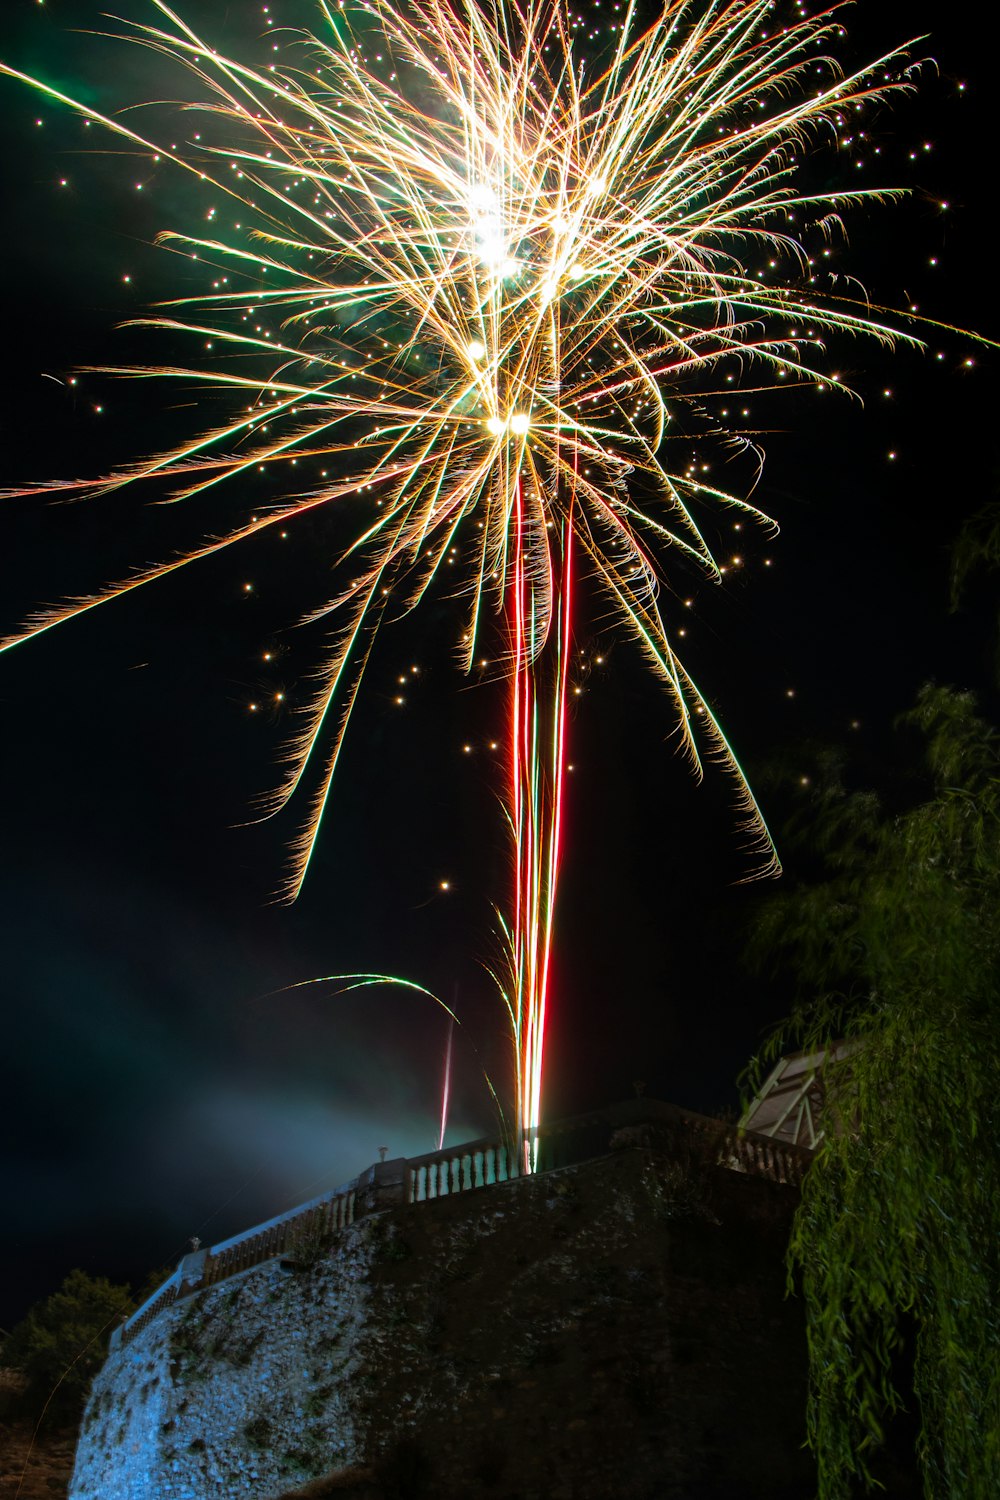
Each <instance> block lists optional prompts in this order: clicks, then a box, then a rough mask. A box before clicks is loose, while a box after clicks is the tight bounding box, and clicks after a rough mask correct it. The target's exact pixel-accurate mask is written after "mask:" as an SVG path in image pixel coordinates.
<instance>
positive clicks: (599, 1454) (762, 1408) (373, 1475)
mask: <svg viewBox="0 0 1000 1500" xmlns="http://www.w3.org/2000/svg"><path fill="white" fill-rule="evenodd" d="M795 1196H796V1195H795V1193H794V1190H793V1189H791V1188H788V1187H784V1186H780V1185H778V1184H775V1183H771V1182H766V1181H761V1180H759V1179H754V1178H751V1177H748V1176H745V1175H742V1174H740V1173H738V1172H732V1171H728V1170H725V1169H723V1168H719V1167H716V1166H713V1165H710V1164H708V1163H706V1162H705V1161H704V1160H701V1161H699V1160H693V1159H689V1160H687V1161H680V1160H678V1159H677V1154H676V1151H668V1150H666V1149H663V1147H662V1145H661V1146H658V1145H657V1143H656V1142H655V1141H653V1142H651V1143H649V1144H645V1145H643V1144H630V1145H626V1146H625V1147H624V1149H621V1150H619V1151H618V1152H616V1153H614V1154H612V1155H610V1156H607V1157H604V1158H602V1159H600V1160H598V1161H593V1162H590V1163H586V1164H583V1165H580V1166H574V1167H569V1168H566V1169H564V1170H561V1171H556V1172H548V1173H544V1174H540V1175H538V1176H536V1177H526V1178H522V1179H520V1180H515V1181H513V1182H509V1183H503V1184H498V1185H495V1186H491V1187H488V1188H484V1189H481V1190H479V1191H475V1192H468V1193H462V1194H456V1195H454V1196H446V1197H443V1198H440V1199H438V1200H436V1201H432V1202H428V1203H420V1204H412V1205H410V1206H407V1207H399V1208H395V1209H392V1210H389V1211H387V1212H384V1213H380V1214H376V1215H374V1216H372V1217H370V1218H367V1219H362V1220H360V1221H359V1222H358V1223H356V1224H354V1225H352V1226H350V1227H348V1228H347V1229H345V1230H342V1231H340V1232H339V1234H338V1235H337V1236H336V1238H335V1240H334V1241H333V1242H331V1243H329V1244H327V1245H323V1244H320V1243H317V1244H315V1245H304V1246H302V1247H300V1250H299V1253H298V1254H297V1256H296V1257H295V1259H294V1261H292V1262H289V1261H285V1262H280V1261H277V1260H274V1261H270V1262H267V1263H265V1264H263V1265H261V1266H258V1267H256V1268H254V1269H253V1270H250V1271H248V1272H246V1273H244V1274H243V1275H241V1276H239V1277H234V1278H232V1279H231V1280H229V1281H227V1282H223V1283H221V1284H220V1285H218V1286H214V1287H211V1288H209V1289H208V1290H206V1291H203V1292H201V1293H199V1294H198V1295H196V1296H194V1297H191V1298H188V1299H186V1300H184V1301H181V1302H179V1303H178V1304H176V1305H175V1306H174V1307H173V1308H171V1309H169V1310H168V1311H166V1312H164V1313H163V1314H161V1315H160V1316H159V1317H158V1318H157V1319H156V1320H154V1321H153V1322H152V1323H151V1324H150V1325H149V1326H148V1327H147V1328H145V1329H144V1330H143V1331H142V1332H141V1333H140V1334H139V1335H138V1336H137V1337H136V1338H135V1339H134V1340H133V1341H132V1342H131V1343H129V1344H127V1345H126V1346H125V1347H124V1348H122V1349H121V1350H119V1351H117V1352H116V1353H115V1354H113V1355H112V1356H111V1358H110V1359H109V1360H108V1362H107V1364H106V1366H105V1368H104V1370H103V1371H102V1372H101V1374H100V1375H99V1377H98V1379H97V1381H96V1382H95V1386H94V1390H93V1393H92V1396H91V1399H90V1402H89V1405H88V1408H87V1412H86V1415H85V1418H84V1425H83V1431H82V1435H81V1441H80V1447H79V1451H78V1457H77V1465H76V1471H75V1475H74V1480H73V1483H72V1486H71V1489H70V1495H71V1500H147V1497H148V1500H215V1497H219V1500H222V1497H225V1500H277V1497H285V1500H290V1497H293V1496H300V1497H306V1496H313V1497H320V1496H322V1495H334V1494H337V1495H355V1496H357V1497H361V1496H362V1495H364V1496H370V1497H372V1500H375V1497H384V1500H394V1497H395V1500H405V1497H407V1496H413V1497H416V1496H420V1495H426V1496H434V1497H441V1500H449V1497H455V1500H457V1497H459V1496H461V1497H463V1500H467V1497H469V1496H478V1495H483V1496H487V1497H489V1496H495V1497H497V1500H515V1497H516V1500H535V1497H538V1500H542V1497H544V1500H626V1497H636V1500H735V1497H739V1500H754V1497H756V1496H760V1497H764V1496H767V1497H768V1500H785V1497H787V1500H803V1497H805V1496H807V1495H809V1494H810V1493H811V1492H812V1486H813V1483H814V1481H813V1477H812V1473H811V1464H810V1461H809V1459H808V1457H807V1455H805V1454H804V1453H803V1452H802V1449H801V1443H802V1439H803V1430H802V1427H803V1422H802V1414H803V1411H804V1405H805V1353H804V1343H803V1338H802V1331H801V1321H800V1313H799V1309H798V1307H797V1305H796V1304H795V1303H790V1302H788V1301H787V1300H786V1299H785V1297H784V1270H783V1263H782V1262H783V1247H784V1243H785V1240H786V1237H787V1226H788V1219H789V1216H790V1213H791V1210H792V1208H793V1207H794V1201H795Z"/></svg>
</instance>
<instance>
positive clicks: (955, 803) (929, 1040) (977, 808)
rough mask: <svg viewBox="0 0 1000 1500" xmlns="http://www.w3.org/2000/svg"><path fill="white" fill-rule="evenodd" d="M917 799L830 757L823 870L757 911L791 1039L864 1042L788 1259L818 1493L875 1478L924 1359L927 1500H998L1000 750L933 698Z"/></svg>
mask: <svg viewBox="0 0 1000 1500" xmlns="http://www.w3.org/2000/svg"><path fill="white" fill-rule="evenodd" d="M901 728H902V729H903V731H904V732H905V733H907V734H910V735H913V734H916V735H917V736H918V737H919V740H920V742H921V743H922V746H923V768H924V772H925V775H926V781H925V791H926V793H927V795H925V796H924V797H923V798H922V799H921V800H920V801H918V802H916V803H915V804H914V805H911V806H910V807H909V808H907V809H906V810H904V811H890V810H887V808H886V807H885V806H884V805H883V803H882V801H881V800H880V799H879V798H878V797H877V796H875V795H874V794H873V793H871V792H852V791H849V790H848V789H847V788H846V787H845V785H844V781H843V778H842V776H841V774H840V771H839V769H838V767H837V766H836V764H834V763H832V762H828V763H827V765H826V768H825V774H824V775H823V776H822V777H821V778H820V783H819V785H818V787H817V788H814V789H813V791H812V792H811V793H810V801H811V807H810V813H809V816H808V818H807V819H806V820H804V821H803V822H802V823H801V827H802V830H803V831H804V833H805V835H806V839H807V842H808V846H809V847H810V848H811V850H813V851H814V852H815V851H817V850H818V851H819V852H820V853H821V854H822V857H823V862H824V871H825V876H824V878H823V879H821V880H820V881H819V882H818V883H815V884H812V885H809V886H805V885H803V886H801V887H799V888H797V889H793V890H792V891H791V892H790V893H788V894H787V895H785V896H781V897H778V898H776V899H775V900H773V901H772V902H771V903H770V904H769V905H768V906H767V907H766V908H765V909H764V911H763V914H762V917H761V920H760V924H759V927H758V930H757V932H756V934H755V948H756V951H757V956H758V959H760V958H762V957H763V955H764V954H768V955H770V956H771V957H772V958H773V959H775V960H776V961H778V962H779V963H782V962H783V963H785V964H790V965H791V967H792V969H793V970H794V972H795V973H796V975H797V977H798V981H799V987H800V999H799V1001H798V1003H797V1006H796V1009H795V1011H794V1013H793V1016H792V1018H791V1020H790V1021H789V1022H788V1023H787V1024H786V1025H785V1026H783V1027H782V1028H781V1029H780V1031H779V1032H778V1034H777V1035H776V1036H775V1037H773V1038H772V1039H771V1042H770V1043H769V1046H768V1048H767V1049H766V1053H765V1056H764V1057H762V1058H761V1059H759V1060H758V1063H757V1077H758V1078H759V1077H760V1075H761V1073H762V1072H763V1070H764V1068H765V1067H767V1066H769V1065H770V1062H771V1061H772V1060H773V1058H774V1056H775V1055H776V1054H778V1053H780V1052H782V1051H786V1050H788V1049H789V1047H790V1046H796V1045H797V1046H799V1047H802V1048H805V1049H810V1050H811V1049H814V1048H819V1047H823V1046H825V1045H826V1044H827V1043H829V1042H831V1041H833V1040H835V1039H837V1038H838V1037H846V1038H849V1039H851V1040H852V1041H853V1042H855V1043H856V1046H855V1048H854V1049H853V1050H852V1052H851V1055H850V1056H849V1058H848V1059H846V1061H844V1062H842V1063H839V1064H837V1065H836V1066H835V1067H834V1068H831V1069H828V1070H827V1072H826V1083H827V1088H828V1100H829V1105H828V1113H827V1119H828V1121H829V1120H834V1121H837V1120H839V1121H840V1128H839V1129H834V1130H832V1131H829V1132H828V1135H827V1138H826V1140H825V1142H824V1144H823V1145H822V1147H821V1149H820V1151H819V1153H818V1156H817V1160H816V1162H815V1164H814V1166H813V1168H812V1170H811V1171H810V1172H809V1173H808V1175H807V1179H806V1182H805V1186H804V1190H803V1196H802V1203H801V1206H800V1208H799V1210H798V1212H797V1215H796V1219H795V1224H794V1229H793V1234H792V1239H791V1244H790V1251H789V1263H790V1270H791V1275H792V1277H793V1279H797V1280H800V1282H801V1286H802V1290H803V1294H804V1297H805V1303H806V1312H807V1326H808V1339H809V1363H810V1405H809V1436H810V1442H811V1444H812V1446H813V1448H814V1450H815V1452H816V1456H817V1461H818V1465H819V1475H820V1500H847V1497H848V1496H850V1495H852V1494H854V1492H855V1491H854V1485H855V1483H856V1482H857V1481H858V1480H860V1481H862V1482H863V1483H864V1484H865V1485H868V1484H870V1483H871V1482H872V1480H873V1472H872V1460H873V1457H874V1455H875V1453H876V1451H877V1449H878V1447H879V1445H880V1443H881V1440H882V1435H883V1427H884V1423H885V1420H886V1418H887V1417H888V1416H889V1415H890V1414H891V1413H892V1412H893V1411H895V1410H897V1409H898V1408H899V1407H900V1406H901V1405H902V1401H903V1394H902V1393H901V1392H900V1390H899V1389H898V1388H897V1387H898V1375H897V1370H898V1367H899V1357H898V1355H899V1350H900V1347H901V1343H902V1340H903V1339H904V1337H905V1338H907V1339H908V1340H912V1346H913V1349H914V1352H915V1368H914V1374H913V1390H914V1393H915V1396H916V1400H917V1403H918V1408H919V1418H920V1434H919V1439H918V1458H919V1462H920V1468H921V1474H922V1478H923V1486H924V1493H925V1495H926V1496H927V1497H928V1500H931V1497H933V1500H992V1497H995V1496H996V1493H997V1475H998V1474H1000V1252H998V1245H1000V1235H998V1230H1000V1108H998V1090H1000V965H998V959H1000V736H998V735H997V734H996V732H995V731H994V730H992V729H991V728H990V727H989V726H988V725H987V724H985V723H984V722H983V720H982V719H981V718H980V717H979V716H978V714H977V712H976V709H975V705H974V702H973V700H972V699H971V697H970V696H969V695H967V694H962V693H959V692H956V691H953V690H949V689H945V688H936V687H928V688H925V689H924V690H923V691H922V692H921V694H920V696H919V699H918V702H917V706H916V708H915V709H913V710H912V711H911V712H910V713H908V714H906V715H904V717H903V719H902V720H901Z"/></svg>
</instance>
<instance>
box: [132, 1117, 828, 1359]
mask: <svg viewBox="0 0 1000 1500" xmlns="http://www.w3.org/2000/svg"><path fill="white" fill-rule="evenodd" d="M628 1145H650V1146H652V1145H658V1146H660V1148H661V1149H663V1150H665V1151H666V1152H668V1153H670V1154H675V1155H678V1156H681V1157H688V1158H692V1159H693V1158H697V1159H698V1160H699V1161H700V1162H702V1163H703V1164H705V1165H707V1166H710V1167H721V1168H725V1169H728V1170H730V1171H735V1172H743V1173H746V1174H748V1175H750V1176H753V1177H763V1178H765V1179H767V1180H768V1181H771V1182H777V1183H781V1184H784V1185H787V1186H793V1187H797V1186H798V1185H799V1183H801V1181H802V1178H803V1176H804V1174H805V1171H806V1168H807V1166H808V1164H809V1162H810V1160H811V1152H809V1151H807V1150H806V1149H805V1148H804V1147H801V1146H795V1145H792V1144H790V1143H789V1142H786V1141H778V1140H775V1139H774V1138H772V1137H770V1136H763V1135H755V1134H754V1133H752V1132H750V1131H741V1130H740V1129H739V1128H738V1127H736V1126H728V1125H723V1124H721V1123H720V1122H719V1121H718V1120H712V1119H709V1118H707V1117H706V1116H704V1115H697V1114H693V1113H691V1112H690V1111H688V1110H682V1109H677V1108H676V1107H675V1106H673V1105H670V1104H661V1103H659V1102H658V1101H656V1100H652V1099H636V1100H632V1101H630V1102H629V1103H628V1104H625V1105H617V1106H614V1107H612V1108H610V1109H603V1110H596V1111H594V1112H593V1113H592V1114H589V1115H577V1116H575V1117H574V1118H572V1119H568V1120H556V1121H553V1122H552V1123H551V1124H545V1125H541V1126H539V1127H538V1128H537V1129H536V1130H533V1131H532V1132H530V1134H529V1135H528V1136H526V1138H525V1139H524V1141H523V1142H522V1143H521V1144H520V1146H518V1145H516V1144H515V1143H514V1142H513V1141H510V1140H505V1139H502V1138H485V1139H483V1140H479V1141H467V1142H466V1143H465V1144H464V1145H461V1146H455V1147H452V1148H449V1149H446V1150H443V1151H432V1152H428V1154H427V1155H425V1156H415V1157H410V1158H408V1159H407V1158H400V1159H397V1160H396V1161H389V1162H377V1163H375V1165H373V1166H371V1167H369V1168H368V1170H367V1172H363V1173H361V1174H360V1176H358V1177H355V1178H354V1179H353V1180H352V1181H351V1182H348V1183H345V1184H343V1185H342V1186H341V1187H338V1188H335V1189H334V1190H333V1192H331V1193H327V1194H323V1195H322V1196H320V1197H319V1198H313V1199H312V1200H311V1201H310V1202H308V1203H304V1204H300V1205H299V1206H297V1207H296V1208H293V1209H290V1210H289V1212H288V1213H285V1214H280V1215H278V1217H277V1218H274V1219H269V1220H268V1221H267V1223H266V1224H258V1225H255V1226H254V1227H253V1228H252V1229H248V1230H245V1231H244V1232H243V1233H242V1234H237V1235H233V1236H232V1238H231V1239H228V1240H223V1241H222V1242H221V1243H220V1244H218V1245H213V1246H211V1247H210V1248H208V1249H205V1250H200V1249H196V1250H194V1251H193V1252H192V1253H191V1254H190V1255H186V1256H185V1257H184V1259H183V1260H182V1261H181V1263H180V1265H179V1266H178V1268H177V1270H176V1271H175V1272H174V1273H173V1275H172V1276H171V1277H169V1278H168V1280H167V1281H165V1282H164V1283H163V1284H162V1285H161V1286H160V1287H158V1288H157V1290H156V1291H155V1292H154V1293H153V1295H152V1296H151V1297H150V1298H148V1299H147V1301H146V1302H144V1303H143V1305H142V1306H141V1307H140V1308H138V1309H137V1310H136V1312H134V1313H133V1314H132V1316H131V1317H130V1318H129V1319H128V1321H127V1322H126V1323H125V1324H123V1325H122V1327H121V1328H120V1329H117V1330H116V1331H115V1334H114V1335H113V1336H112V1347H113V1348H114V1347H116V1346H117V1345H118V1344H120V1343H128V1342H129V1341H130V1340H132V1339H134V1338H135V1337H136V1335H137V1334H139V1333H141V1332H142V1330H143V1329H144V1328H146V1327H147V1326H148V1325H149V1324H150V1323H151V1322H152V1320H153V1319H154V1318H155V1317H157V1315H158V1314H159V1313H161V1312H163V1311H164V1310H165V1309H166V1308H167V1307H170V1306H171V1305H172V1304H173V1303H174V1302H176V1301H177V1299H178V1298H179V1297H184V1296H187V1295H188V1294H189V1293H191V1292H194V1291H200V1290H202V1289H203V1288H204V1287H209V1286H214V1285H216V1284H217V1283H218V1282H220V1281H225V1280H227V1279H228V1278H229V1277H231V1276H236V1275H238V1274H239V1273H240V1272H242V1271H248V1270H250V1268H251V1267H253V1266H256V1265H260V1264H261V1263H262V1262H263V1261H266V1260H273V1259H276V1258H278V1257H283V1258H285V1259H288V1260H293V1261H300V1262H302V1261H306V1262H308V1261H309V1260H311V1259H313V1258H315V1256H316V1255H317V1254H319V1253H321V1252H322V1250H323V1248H324V1247H325V1245H326V1243H327V1242H328V1240H329V1239H330V1237H331V1236H332V1235H334V1234H336V1233H338V1232H339V1231H340V1230H342V1229H345V1228H346V1227H347V1225H349V1224H352V1223H353V1222H354V1221H355V1219H357V1218H360V1217H362V1216H363V1215H365V1214H368V1213H373V1212H378V1211H379V1210H380V1209H383V1208H389V1207H393V1206H399V1205H402V1204H417V1203H429V1202H431V1201H433V1200H435V1199H438V1198H445V1197H450V1196H452V1195H454V1194H457V1193H467V1192H472V1191H475V1190H477V1189H479V1188H487V1187H492V1186H494V1185H495V1184H497V1183H502V1182H512V1181H514V1180H515V1179H516V1178H519V1177H524V1176H528V1175H532V1176H533V1175H535V1174H537V1173H539V1172H549V1171H553V1170H555V1169H557V1168H559V1167H567V1166H574V1165H576V1164H577V1163H579V1162H584V1161H588V1160H593V1159H594V1158H595V1157H599V1156H603V1155H605V1154H606V1153H607V1152H608V1151H610V1150H613V1149H615V1148H616V1147H622V1146H628ZM529 1164H530V1166H529Z"/></svg>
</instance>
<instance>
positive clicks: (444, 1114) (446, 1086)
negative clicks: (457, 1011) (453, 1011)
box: [437, 994, 458, 1151]
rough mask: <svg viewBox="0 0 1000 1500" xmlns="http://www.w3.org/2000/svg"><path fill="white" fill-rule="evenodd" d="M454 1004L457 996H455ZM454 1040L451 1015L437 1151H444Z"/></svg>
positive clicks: (453, 1024)
mask: <svg viewBox="0 0 1000 1500" xmlns="http://www.w3.org/2000/svg"><path fill="white" fill-rule="evenodd" d="M455 1000H456V1003H457V1001H458V995H457V994H456V996H455ZM454 1039H455V1017H454V1015H452V1016H451V1017H450V1019H449V1021H448V1042H447V1045H446V1047H445V1054H444V1081H443V1082H442V1085H441V1128H440V1130H439V1131H438V1145H437V1148H438V1150H439V1151H443V1150H444V1137H445V1131H446V1130H447V1129H448V1101H449V1099H450V1097H451V1049H452V1043H453V1042H454Z"/></svg>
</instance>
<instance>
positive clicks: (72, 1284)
mask: <svg viewBox="0 0 1000 1500" xmlns="http://www.w3.org/2000/svg"><path fill="white" fill-rule="evenodd" d="M131 1310H132V1300H131V1296H130V1293H129V1288H128V1287H127V1286H116V1285H115V1284H114V1283H112V1282H110V1281H107V1280H105V1278H104V1277H93V1276H88V1275H87V1274H86V1272H85V1271H71V1272H70V1273H69V1275H68V1276H67V1277H66V1280H65V1281H64V1282H63V1284H62V1286H61V1287H60V1288H59V1290H58V1291H57V1292H53V1293H52V1295H51V1296H49V1297H46V1298H45V1299H44V1301H42V1302H39V1303H37V1304H36V1305H35V1306H34V1307H33V1308H32V1309H31V1311H30V1312H29V1313H28V1315H27V1317H26V1318H25V1319H24V1321H23V1322H22V1323H19V1324H18V1325H17V1327H16V1328H15V1329H14V1331H13V1332H12V1333H11V1335H10V1338H9V1339H8V1340H7V1342H6V1343H5V1344H4V1346H3V1362H4V1364H5V1365H8V1366H10V1367H11V1368H13V1369H17V1370H20V1371H21V1372H22V1374H24V1375H25V1376H26V1377H27V1381H28V1388H27V1392H26V1401H27V1405H28V1406H29V1408H32V1409H34V1410H40V1409H41V1408H42V1406H44V1405H45V1403H46V1402H47V1401H49V1398H50V1397H51V1406H52V1407H53V1408H54V1409H55V1410H56V1411H58V1412H60V1413H63V1414H67V1413H69V1412H70V1411H71V1410H73V1409H76V1408H78V1407H79V1405H80V1403H81V1400H82V1398H83V1395H84V1393H85V1392H86V1389H87V1387H88V1386H89V1384H90V1380H91V1378H92V1376H93V1375H94V1373H95V1372H96V1371H97V1370H98V1369H99V1367H100V1365H101V1364H102V1363H103V1361H104V1358H105V1355H106V1354H107V1351H108V1338H109V1336H110V1333H111V1330H112V1328H114V1327H115V1325H116V1324H117V1323H118V1322H119V1321H120V1319H121V1316H122V1314H123V1313H126V1314H127V1313H129V1312H131Z"/></svg>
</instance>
